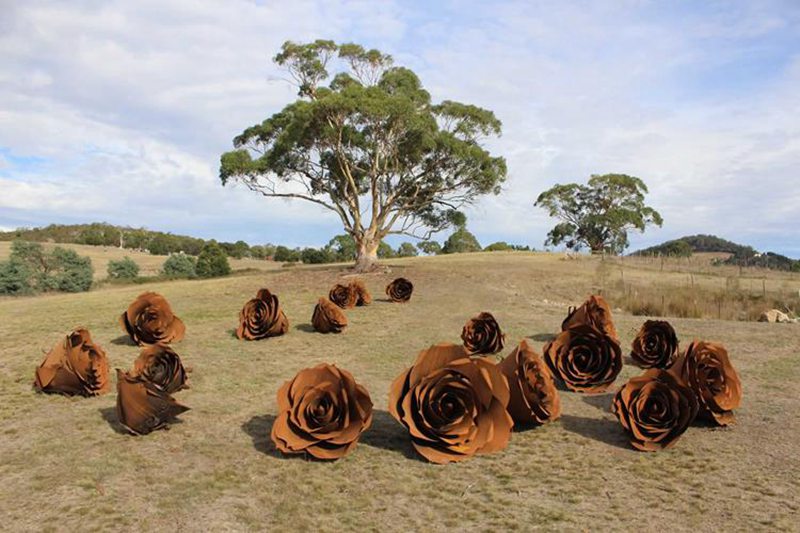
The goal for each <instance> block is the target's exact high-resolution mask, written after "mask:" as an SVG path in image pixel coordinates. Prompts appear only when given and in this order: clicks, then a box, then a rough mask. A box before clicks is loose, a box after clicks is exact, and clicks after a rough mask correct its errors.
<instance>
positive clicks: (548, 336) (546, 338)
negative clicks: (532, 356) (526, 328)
mask: <svg viewBox="0 0 800 533" xmlns="http://www.w3.org/2000/svg"><path fill="white" fill-rule="evenodd" d="M528 338H529V339H531V340H534V341H536V342H550V341H552V340H553V339H555V338H556V335H555V334H554V333H535V334H533V335H531V336H530V337H528Z"/></svg>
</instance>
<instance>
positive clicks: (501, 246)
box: [483, 241, 513, 252]
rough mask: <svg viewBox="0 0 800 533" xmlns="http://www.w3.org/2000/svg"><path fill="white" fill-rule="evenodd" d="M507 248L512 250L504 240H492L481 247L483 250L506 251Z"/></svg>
mask: <svg viewBox="0 0 800 533" xmlns="http://www.w3.org/2000/svg"><path fill="white" fill-rule="evenodd" d="M509 250H513V248H512V247H511V245H509V244H508V243H507V242H505V241H499V242H493V243H492V244H490V245H489V246H487V247H486V248H484V249H483V251H484V252H507V251H509Z"/></svg>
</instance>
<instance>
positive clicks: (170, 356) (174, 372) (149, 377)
mask: <svg viewBox="0 0 800 533" xmlns="http://www.w3.org/2000/svg"><path fill="white" fill-rule="evenodd" d="M130 375H131V377H140V376H141V377H142V378H143V379H144V380H146V381H149V382H150V383H152V384H153V385H155V386H156V387H158V388H159V389H161V390H163V391H164V392H166V393H168V394H172V393H173V392H177V391H179V390H181V389H184V388H188V385H186V370H185V369H184V368H183V363H182V362H181V358H180V356H178V354H177V353H175V352H174V351H173V350H172V348H170V347H169V346H164V345H160V344H155V345H153V346H148V347H146V348H144V349H142V351H141V352H140V353H139V357H138V358H137V359H136V360H135V361H134V362H133V371H132V372H131V373H130Z"/></svg>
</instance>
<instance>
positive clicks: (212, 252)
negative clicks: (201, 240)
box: [195, 241, 231, 278]
mask: <svg viewBox="0 0 800 533" xmlns="http://www.w3.org/2000/svg"><path fill="white" fill-rule="evenodd" d="M195 271H196V272H197V276H198V277H200V278H218V277H220V276H227V275H228V274H230V273H231V265H230V264H229V263H228V256H227V254H226V253H225V250H223V249H222V247H221V246H220V245H219V244H217V243H216V242H214V241H211V242H209V243H208V244H206V245H205V246H203V251H202V252H200V255H199V256H198V257H197V267H196V268H195Z"/></svg>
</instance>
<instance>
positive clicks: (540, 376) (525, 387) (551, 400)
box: [497, 340, 561, 426]
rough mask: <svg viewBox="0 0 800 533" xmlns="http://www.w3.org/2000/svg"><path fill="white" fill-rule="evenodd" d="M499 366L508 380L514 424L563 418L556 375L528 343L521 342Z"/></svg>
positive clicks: (509, 404) (543, 422)
mask: <svg viewBox="0 0 800 533" xmlns="http://www.w3.org/2000/svg"><path fill="white" fill-rule="evenodd" d="M497 367H498V368H499V369H500V371H501V372H502V373H503V375H505V377H506V379H508V388H509V390H510V392H511V399H510V401H509V402H508V412H509V414H510V415H511V418H513V419H514V424H515V425H519V426H521V425H527V424H533V425H541V424H545V423H547V422H552V421H553V420H556V419H557V418H558V417H560V416H561V398H560V397H559V395H558V390H557V389H556V384H555V381H554V380H553V375H552V374H551V373H550V370H549V369H548V368H547V365H546V364H545V362H544V361H543V360H542V358H541V357H539V354H537V353H536V351H535V350H534V349H533V347H531V345H530V344H528V341H525V340H523V341H522V342H520V343H519V345H517V346H516V347H515V348H514V350H513V351H512V352H511V353H510V354H508V356H506V358H505V359H503V360H502V361H501V362H500V363H498V365H497Z"/></svg>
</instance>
